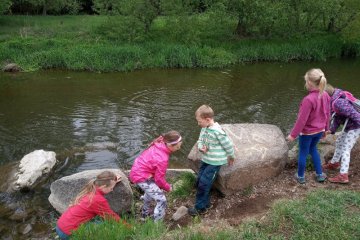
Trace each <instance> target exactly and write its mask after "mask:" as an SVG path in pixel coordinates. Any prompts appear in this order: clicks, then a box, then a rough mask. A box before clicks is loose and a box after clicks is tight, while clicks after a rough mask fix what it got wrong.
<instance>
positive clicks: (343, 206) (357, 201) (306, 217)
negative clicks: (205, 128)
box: [72, 190, 360, 240]
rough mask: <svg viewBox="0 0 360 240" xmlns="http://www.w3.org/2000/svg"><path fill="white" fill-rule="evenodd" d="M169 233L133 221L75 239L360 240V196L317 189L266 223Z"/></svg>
mask: <svg viewBox="0 0 360 240" xmlns="http://www.w3.org/2000/svg"><path fill="white" fill-rule="evenodd" d="M198 220H199V219H197V220H196V218H195V220H194V221H195V222H194V223H193V225H192V226H191V227H188V228H185V229H181V230H173V231H169V230H168V229H167V227H166V225H165V224H164V223H162V222H160V223H154V222H152V221H147V222H145V223H140V222H137V221H135V220H130V223H131V224H132V226H133V228H131V229H128V228H126V227H124V226H123V225H122V224H119V223H116V222H104V223H101V224H89V225H85V226H82V227H81V228H80V229H79V230H78V231H77V232H76V233H75V234H74V236H73V238H72V239H103V240H107V239H191V240H210V239H211V240H212V239H219V240H220V239H240V240H241V239H244V240H269V239H273V240H280V239H284V240H285V239H294V240H295V239H296V240H312V239H314V240H315V239H316V240H328V239H349V240H351V239H354V240H355V239H360V193H359V192H354V191H334V190H317V191H314V192H311V193H310V194H309V195H308V196H307V197H306V198H305V199H301V200H300V199H299V200H280V201H278V202H276V203H275V204H274V206H273V207H272V209H271V210H270V212H269V213H268V214H267V217H266V218H265V220H263V221H261V222H259V221H251V222H245V223H243V224H241V225H239V226H237V227H229V226H227V227H224V226H221V224H220V225H217V226H211V227H210V226H206V224H205V225H202V226H200V225H198V222H199V221H198Z"/></svg>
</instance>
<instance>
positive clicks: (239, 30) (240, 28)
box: [235, 19, 248, 37]
mask: <svg viewBox="0 0 360 240" xmlns="http://www.w3.org/2000/svg"><path fill="white" fill-rule="evenodd" d="M235 34H236V35H237V36H238V37H246V36H247V35H248V33H247V29H246V27H245V26H244V24H243V23H242V21H241V19H239V20H238V24H237V26H236V29H235Z"/></svg>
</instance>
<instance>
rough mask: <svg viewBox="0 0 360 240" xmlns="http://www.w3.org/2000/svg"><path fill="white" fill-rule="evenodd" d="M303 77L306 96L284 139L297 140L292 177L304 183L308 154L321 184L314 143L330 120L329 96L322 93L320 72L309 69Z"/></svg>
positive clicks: (319, 164)
mask: <svg viewBox="0 0 360 240" xmlns="http://www.w3.org/2000/svg"><path fill="white" fill-rule="evenodd" d="M304 78H305V87H306V89H307V90H308V92H309V93H308V95H307V96H305V97H304V98H303V100H302V101H301V104H300V109H299V113H298V117H297V120H296V122H295V125H294V127H293V129H292V130H291V133H290V134H289V136H288V137H287V139H288V140H289V141H291V142H292V141H294V140H295V139H296V138H297V137H299V158H298V171H297V173H296V174H295V177H296V179H297V181H298V182H299V183H301V184H304V183H305V168H306V157H307V156H308V154H310V155H311V157H312V160H313V163H314V167H315V172H316V180H317V181H318V182H324V181H325V179H326V175H325V174H324V173H323V172H322V167H321V159H320V155H319V152H318V150H317V144H318V142H319V141H320V138H321V137H323V136H324V134H325V131H327V130H328V129H329V120H330V96H329V94H328V93H327V92H325V87H326V78H325V74H324V73H323V71H321V69H318V68H317V69H316V68H313V69H310V70H309V71H307V72H306V74H305V76H304Z"/></svg>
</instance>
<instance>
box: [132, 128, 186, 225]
mask: <svg viewBox="0 0 360 240" xmlns="http://www.w3.org/2000/svg"><path fill="white" fill-rule="evenodd" d="M181 144H182V138H181V136H180V133H178V132H177V131H169V132H167V133H165V134H163V135H161V136H160V137H158V138H156V139H155V140H154V141H153V142H152V143H151V144H150V146H149V147H148V148H147V149H145V150H144V151H143V152H142V153H141V154H140V156H138V157H137V158H136V159H135V162H134V164H133V166H132V168H131V171H130V175H129V178H130V181H131V182H133V183H135V184H137V185H138V186H139V187H140V188H141V189H142V190H143V191H144V193H145V194H144V196H143V197H142V198H143V200H144V206H143V208H142V213H141V215H142V218H146V217H148V216H150V215H151V213H150V203H151V201H152V200H155V201H156V207H155V209H154V215H153V218H154V220H155V221H159V220H162V219H163V218H164V217H165V210H166V206H167V203H166V197H165V194H164V192H163V190H164V191H166V192H170V191H171V185H170V184H169V183H168V182H167V181H166V179H165V174H166V170H167V168H168V163H169V158H170V154H171V153H173V152H175V151H177V150H179V149H180V147H181Z"/></svg>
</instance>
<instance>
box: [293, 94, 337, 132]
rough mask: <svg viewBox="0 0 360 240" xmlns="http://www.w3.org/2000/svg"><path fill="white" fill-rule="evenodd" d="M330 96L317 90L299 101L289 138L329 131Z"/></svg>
mask: <svg viewBox="0 0 360 240" xmlns="http://www.w3.org/2000/svg"><path fill="white" fill-rule="evenodd" d="M329 121H330V96H329V94H327V92H323V94H322V95H321V96H320V93H319V90H311V91H309V94H308V95H307V96H305V97H304V99H303V100H302V101H301V104H300V109H299V113H298V116H297V120H296V122H295V125H294V127H293V129H292V130H291V133H290V136H291V137H293V138H296V137H297V136H298V135H299V134H305V135H310V134H315V133H318V132H321V131H324V130H329Z"/></svg>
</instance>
